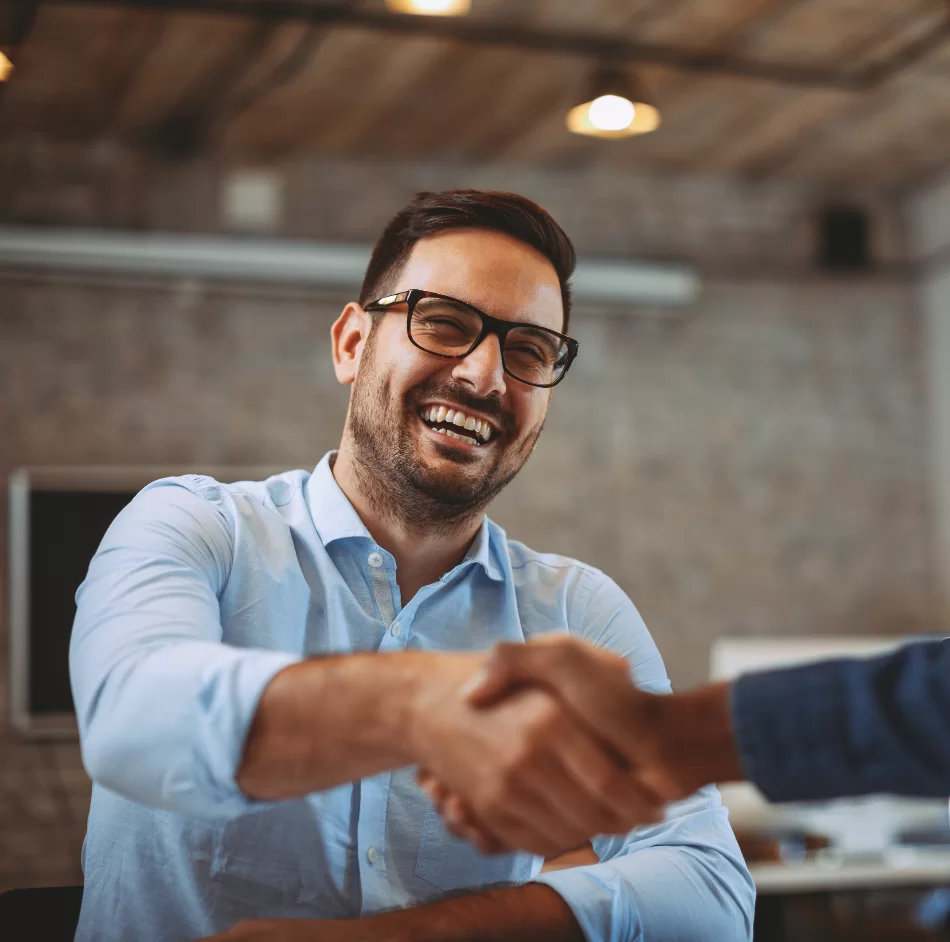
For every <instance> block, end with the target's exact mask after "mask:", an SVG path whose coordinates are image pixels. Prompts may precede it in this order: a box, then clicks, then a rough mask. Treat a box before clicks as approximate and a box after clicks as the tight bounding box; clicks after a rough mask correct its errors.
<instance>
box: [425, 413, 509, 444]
mask: <svg viewBox="0 0 950 942" xmlns="http://www.w3.org/2000/svg"><path fill="white" fill-rule="evenodd" d="M421 415H422V418H423V419H424V420H425V421H426V422H432V423H433V424H440V423H443V422H446V423H449V424H451V425H457V426H458V427H459V428H462V429H465V430H466V431H467V432H474V433H475V434H474V436H472V435H457V434H456V433H455V432H450V431H449V430H448V429H444V428H441V429H434V431H437V432H439V433H440V434H442V435H449V436H451V437H452V438H457V439H459V440H460V441H463V442H469V443H470V444H471V442H472V439H473V438H474V439H475V444H476V445H479V444H481V443H482V442H487V441H488V439H490V438H491V436H492V427H491V425H489V423H488V422H486V421H484V420H483V419H476V418H475V417H474V416H470V415H466V414H465V413H464V412H462V410H461V409H449V408H446V407H445V406H428V407H427V408H425V409H423V410H422V413H421Z"/></svg>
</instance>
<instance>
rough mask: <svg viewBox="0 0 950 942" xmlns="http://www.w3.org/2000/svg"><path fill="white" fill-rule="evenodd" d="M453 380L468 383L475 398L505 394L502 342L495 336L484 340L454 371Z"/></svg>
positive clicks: (489, 335)
mask: <svg viewBox="0 0 950 942" xmlns="http://www.w3.org/2000/svg"><path fill="white" fill-rule="evenodd" d="M452 376H453V378H455V379H457V380H459V381H460V382H463V383H466V384H467V385H469V386H470V387H471V389H472V394H473V395H475V396H490V395H491V394H492V393H498V395H500V396H502V395H504V394H505V389H506V384H505V378H506V377H505V368H504V366H503V365H502V360H501V342H500V340H499V339H498V337H496V336H495V335H494V334H488V335H487V336H486V337H483V338H482V342H481V343H480V344H479V345H478V346H477V347H476V348H475V349H474V350H473V351H472V352H471V353H470V354H469V355H468V356H467V357H465V358H464V359H463V360H459V362H458V363H456V364H455V367H454V368H453V370H452Z"/></svg>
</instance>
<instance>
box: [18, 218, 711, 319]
mask: <svg viewBox="0 0 950 942" xmlns="http://www.w3.org/2000/svg"><path fill="white" fill-rule="evenodd" d="M370 251H371V249H370V247H369V246H366V245H342V244H338V243H321V242H287V241H278V240H273V239H266V240H264V239H238V238H227V237H208V236H184V235H181V236H179V235H169V234H164V233H163V234H155V235H152V234H143V233H132V232H109V231H100V230H83V229H39V228H30V227H0V265H2V266H6V267H9V268H14V269H16V268H21V267H26V268H44V269H58V270H64V269H65V270H71V271H100V272H114V273H124V274H143V275H149V274H151V275H158V274H161V275H174V276H179V277H194V278H227V279H233V280H238V281H246V280H259V281H277V282H293V283H295V284H302V285H320V286H324V287H340V288H354V287H357V286H359V285H360V284H361V283H362V280H363V275H364V273H365V271H366V265H367V263H368V262H369V256H370ZM571 283H572V285H573V289H574V297H575V298H576V299H577V300H578V301H594V302H601V303H623V302H627V303H636V304H656V305H681V304H689V303H691V302H692V301H694V300H695V299H696V297H697V295H698V293H699V287H700V282H699V277H698V275H697V274H696V272H695V271H694V270H693V269H691V268H688V267H686V266H683V265H661V264H653V263H649V262H618V261H612V260H594V259H581V260H580V261H579V262H578V265H577V270H576V271H575V273H574V277H573V278H572V279H571Z"/></svg>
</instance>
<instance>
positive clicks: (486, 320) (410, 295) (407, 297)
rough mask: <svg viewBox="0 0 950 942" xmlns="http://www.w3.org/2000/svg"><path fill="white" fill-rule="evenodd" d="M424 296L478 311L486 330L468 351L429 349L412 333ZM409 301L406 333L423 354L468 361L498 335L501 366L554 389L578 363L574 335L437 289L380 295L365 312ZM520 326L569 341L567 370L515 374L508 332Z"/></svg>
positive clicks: (367, 306)
mask: <svg viewBox="0 0 950 942" xmlns="http://www.w3.org/2000/svg"><path fill="white" fill-rule="evenodd" d="M423 298H441V299H442V300H443V301H451V302H452V303H453V304H458V305H461V306H462V307H463V308H467V309H468V310H470V311H473V312H474V313H476V314H477V315H478V316H479V317H480V318H481V319H482V329H481V330H480V331H479V332H478V335H477V336H476V337H475V340H474V342H473V343H472V345H471V346H470V347H469V348H468V350H466V351H465V352H464V353H458V354H453V353H435V352H434V351H432V350H427V349H426V348H425V347H423V346H421V345H420V344H419V343H417V342H416V341H415V339H414V338H413V336H412V312H413V311H414V310H415V307H416V305H417V304H418V303H419V301H421V300H422V299H423ZM403 302H405V303H406V305H407V306H408V311H407V313H406V336H407V337H408V338H409V342H410V343H411V344H412V345H413V346H414V347H416V348H417V349H419V350H421V351H422V352H423V353H428V354H429V355H430V356H434V357H443V358H445V359H446V360H464V359H465V357H467V356H468V355H469V354H470V353H471V352H472V351H473V350H474V349H475V348H476V347H477V346H478V345H479V344H480V343H481V342H482V341H483V340H484V339H485V338H486V337H487V336H488V335H489V334H494V335H495V336H496V337H497V338H498V343H499V346H500V348H501V365H502V368H503V369H504V371H505V373H507V375H508V376H510V377H511V378H512V379H516V380H517V381H518V382H519V383H524V384H525V385H526V386H535V387H537V388H539V389H550V388H551V387H552V386H557V384H558V383H559V382H561V380H562V379H564V377H565V376H567V371H568V370H569V369H570V368H571V364H572V363H573V362H574V359H575V357H576V356H577V351H578V350H579V349H580V344H579V343H578V342H577V341H576V340H575V339H574V338H573V337H568V336H567V334H561V333H558V332H557V331H556V330H551V328H550V327H542V326H541V325H540V324H529V323H527V322H526V321H504V320H502V319H501V318H500V317H492V315H491V314H486V313H485V312H484V311H480V310H479V309H478V308H477V307H475V306H474V305H473V304H469V303H468V301H461V300H459V299H458V298H453V297H452V296H451V295H448V294H439V293H438V292H436V291H425V290H423V289H422V288H410V289H409V290H408V291H400V292H399V293H398V294H389V295H386V297H384V298H379V299H378V300H376V301H370V303H369V304H367V305H365V306H364V308H363V310H364V311H383V312H384V313H392V312H391V311H390V308H392V307H393V306H394V305H396V304H402V303H403ZM516 327H530V328H531V329H532V330H541V331H543V332H544V333H546V334H551V335H552V336H554V337H557V338H558V340H560V341H562V342H563V343H566V344H567V355H566V358H565V360H564V369H563V370H562V371H561V375H560V376H558V378H557V379H556V380H554V382H553V383H532V382H529V381H528V380H526V379H522V378H521V377H520V376H516V375H515V374H514V373H512V372H511V370H510V369H508V364H507V363H506V362H505V339H506V338H507V336H508V334H509V333H510V332H511V331H512V330H514V329H515V328H516Z"/></svg>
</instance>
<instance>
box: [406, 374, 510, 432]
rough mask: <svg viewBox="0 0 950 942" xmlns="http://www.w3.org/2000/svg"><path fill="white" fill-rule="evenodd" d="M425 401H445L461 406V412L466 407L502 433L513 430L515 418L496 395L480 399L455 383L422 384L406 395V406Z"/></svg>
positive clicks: (411, 406) (412, 406)
mask: <svg viewBox="0 0 950 942" xmlns="http://www.w3.org/2000/svg"><path fill="white" fill-rule="evenodd" d="M425 399H446V400H448V401H450V402H454V403H456V404H457V405H460V406H462V407H463V410H464V408H465V407H466V406H467V407H468V408H469V409H471V410H472V411H473V412H480V413H481V414H482V415H484V416H485V417H486V418H488V419H490V420H491V421H492V422H493V423H494V424H495V425H496V426H497V427H498V428H500V429H501V430H502V431H503V432H508V433H511V432H513V431H514V430H515V418H514V416H513V415H512V414H511V413H510V412H506V411H505V409H504V407H503V406H502V404H501V397H500V396H498V395H493V396H486V397H484V398H482V397H479V396H473V395H472V394H471V393H470V392H468V391H467V390H466V389H465V388H464V387H463V386H460V385H458V384H456V383H422V384H421V385H419V386H415V387H413V388H412V389H410V390H409V392H408V393H407V394H406V405H407V406H408V407H410V408H414V407H415V406H417V405H418V404H419V403H420V402H422V401H423V400H425Z"/></svg>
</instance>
